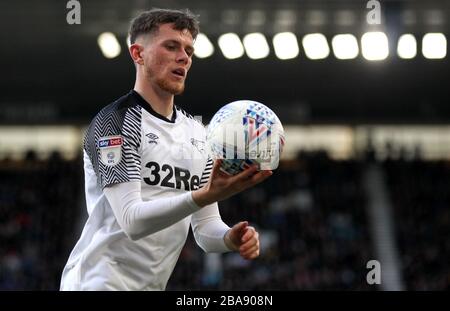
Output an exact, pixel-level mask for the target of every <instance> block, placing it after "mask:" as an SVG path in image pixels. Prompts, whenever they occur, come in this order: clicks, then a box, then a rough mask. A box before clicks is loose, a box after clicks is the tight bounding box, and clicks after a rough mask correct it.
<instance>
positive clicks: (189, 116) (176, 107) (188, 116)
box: [175, 105, 205, 127]
mask: <svg viewBox="0 0 450 311" xmlns="http://www.w3.org/2000/svg"><path fill="white" fill-rule="evenodd" d="M175 109H176V110H177V111H179V112H181V113H182V114H183V115H185V116H186V117H187V118H188V119H192V120H195V121H197V122H198V123H199V124H200V125H201V126H203V127H205V125H204V124H203V123H202V122H201V121H200V120H199V119H198V118H194V117H193V116H192V115H191V114H189V113H188V112H186V111H185V110H184V109H182V108H180V107H178V106H176V105H175Z"/></svg>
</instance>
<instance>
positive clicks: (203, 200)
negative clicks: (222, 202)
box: [192, 188, 215, 207]
mask: <svg viewBox="0 0 450 311" xmlns="http://www.w3.org/2000/svg"><path fill="white" fill-rule="evenodd" d="M192 200H193V201H194V203H195V204H197V205H198V207H205V206H206V205H209V204H211V203H214V202H215V201H214V200H211V199H210V198H209V197H208V193H207V192H206V191H205V190H204V188H200V189H198V190H195V191H192Z"/></svg>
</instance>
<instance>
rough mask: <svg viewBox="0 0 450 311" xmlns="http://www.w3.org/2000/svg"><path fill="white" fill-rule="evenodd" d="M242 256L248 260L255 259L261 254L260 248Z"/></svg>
mask: <svg viewBox="0 0 450 311" xmlns="http://www.w3.org/2000/svg"><path fill="white" fill-rule="evenodd" d="M241 256H242V258H244V259H247V260H251V259H255V258H256V257H258V256H259V249H257V250H256V251H254V252H252V253H249V254H245V255H241Z"/></svg>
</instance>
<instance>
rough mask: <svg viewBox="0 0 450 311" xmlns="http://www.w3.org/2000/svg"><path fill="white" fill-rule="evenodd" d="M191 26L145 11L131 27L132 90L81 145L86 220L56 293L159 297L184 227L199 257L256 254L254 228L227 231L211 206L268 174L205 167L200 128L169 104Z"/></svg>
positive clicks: (102, 115)
mask: <svg viewBox="0 0 450 311" xmlns="http://www.w3.org/2000/svg"><path fill="white" fill-rule="evenodd" d="M198 32H199V27H198V21H197V20H196V17H195V16H194V15H193V14H192V13H191V12H189V11H188V10H185V11H178V10H164V9H152V10H150V11H147V12H144V13H142V14H140V15H139V16H138V17H136V18H135V19H134V20H133V21H132V24H131V27H130V43H131V45H130V47H129V52H130V55H131V57H132V59H133V61H134V64H135V67H136V81H135V85H134V88H133V90H131V91H130V92H129V93H128V94H126V95H124V96H122V97H120V98H119V99H117V100H116V101H115V102H113V103H111V104H110V105H108V106H106V107H105V108H103V109H102V110H101V111H100V112H99V113H98V114H97V116H96V117H95V118H94V119H93V121H92V122H91V124H90V126H89V129H88V131H87V133H86V136H85V139H84V172H85V190H86V203H87V211H88V214H89V217H88V219H87V222H86V224H85V226H84V229H83V232H82V233H81V237H80V238H79V240H78V242H77V244H76V245H75V247H74V249H73V250H72V253H71V254H70V257H69V259H68V262H67V264H66V266H65V268H64V271H63V273H62V279H61V287H60V289H61V290H164V289H165V288H166V284H167V281H168V279H169V277H170V275H171V273H172V271H173V269H174V266H175V264H176V262H177V260H178V257H179V254H180V252H181V249H182V247H183V245H184V243H185V241H186V237H187V235H188V231H189V225H191V226H192V231H193V233H194V236H195V239H196V242H197V244H198V245H199V246H200V247H201V248H202V249H203V250H204V251H205V252H229V251H237V252H239V253H240V255H241V256H242V257H243V258H245V259H254V258H256V257H257V256H258V255H259V238H258V233H257V232H256V231H255V229H254V228H253V227H251V226H249V225H248V223H247V222H246V221H242V222H239V223H237V224H236V225H234V226H233V227H232V228H230V227H228V226H227V225H226V224H225V223H224V222H223V221H222V219H221V217H220V214H219V210H218V205H217V201H220V200H224V199H226V198H228V197H230V196H232V195H234V194H236V193H238V192H241V191H243V190H245V189H247V188H249V187H252V186H254V185H256V184H258V183H260V182H262V181H263V180H265V179H266V178H268V177H269V176H270V175H271V174H272V172H271V171H257V168H256V167H251V168H249V169H246V170H245V171H243V172H241V173H240V174H238V175H235V176H229V175H227V174H225V173H223V172H222V171H221V170H220V161H215V162H214V163H213V161H212V160H211V159H210V158H208V154H207V152H206V150H205V149H206V148H205V147H204V146H205V136H206V135H205V129H204V127H203V125H202V124H201V123H200V122H198V121H197V120H195V119H194V118H193V117H192V116H190V115H189V114H188V113H186V112H185V111H184V110H182V109H181V108H179V107H177V106H175V105H174V95H177V94H180V93H182V92H183V90H184V82H185V79H186V77H187V73H188V71H189V68H190V67H191V64H192V55H193V52H194V47H193V42H194V40H195V38H196V36H197V34H198Z"/></svg>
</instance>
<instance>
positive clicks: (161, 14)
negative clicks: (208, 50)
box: [129, 8, 199, 44]
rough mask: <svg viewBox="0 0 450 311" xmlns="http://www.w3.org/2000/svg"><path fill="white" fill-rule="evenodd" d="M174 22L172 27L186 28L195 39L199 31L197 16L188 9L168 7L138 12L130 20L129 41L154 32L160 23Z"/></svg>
mask: <svg viewBox="0 0 450 311" xmlns="http://www.w3.org/2000/svg"><path fill="white" fill-rule="evenodd" d="M170 23H173V24H174V29H176V30H183V29H187V30H188V31H189V32H190V33H191V35H192V38H193V39H194V40H195V38H196V37H197V34H198V32H199V21H198V19H197V16H196V15H194V14H193V13H192V12H191V11H189V10H188V9H185V10H169V9H156V8H154V9H151V10H150V11H145V12H142V13H141V14H139V15H138V16H137V17H136V18H134V19H133V20H132V21H131V26H130V31H129V35H130V43H131V44H133V43H135V42H136V38H137V37H138V36H140V35H143V34H150V33H154V32H156V31H157V30H158V29H159V26H160V25H161V24H170Z"/></svg>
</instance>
